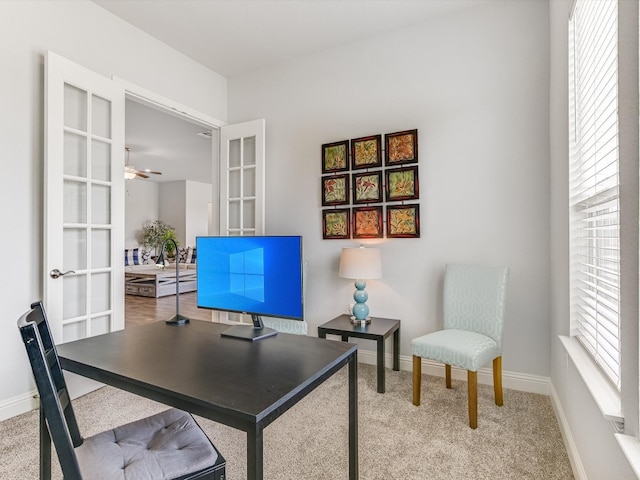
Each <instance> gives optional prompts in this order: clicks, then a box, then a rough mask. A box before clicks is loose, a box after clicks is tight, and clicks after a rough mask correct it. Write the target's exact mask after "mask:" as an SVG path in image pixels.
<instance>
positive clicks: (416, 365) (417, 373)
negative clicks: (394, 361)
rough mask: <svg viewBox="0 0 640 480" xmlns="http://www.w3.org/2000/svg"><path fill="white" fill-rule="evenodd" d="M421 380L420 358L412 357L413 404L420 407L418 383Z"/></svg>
mask: <svg viewBox="0 0 640 480" xmlns="http://www.w3.org/2000/svg"><path fill="white" fill-rule="evenodd" d="M421 380H422V358H420V357H418V356H417V355H414V356H413V404H414V405H420V381H421Z"/></svg>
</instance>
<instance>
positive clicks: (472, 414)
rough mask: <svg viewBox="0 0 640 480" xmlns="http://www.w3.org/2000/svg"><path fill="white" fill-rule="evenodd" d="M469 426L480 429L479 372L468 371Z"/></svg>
mask: <svg viewBox="0 0 640 480" xmlns="http://www.w3.org/2000/svg"><path fill="white" fill-rule="evenodd" d="M467 384H468V387H467V388H468V389H469V393H468V397H469V426H470V427H471V428H478V372H472V371H467Z"/></svg>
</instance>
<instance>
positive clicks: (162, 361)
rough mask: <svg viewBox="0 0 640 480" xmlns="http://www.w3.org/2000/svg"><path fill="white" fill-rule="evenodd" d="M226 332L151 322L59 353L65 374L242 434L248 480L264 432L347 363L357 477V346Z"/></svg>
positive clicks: (259, 474) (259, 464)
mask: <svg viewBox="0 0 640 480" xmlns="http://www.w3.org/2000/svg"><path fill="white" fill-rule="evenodd" d="M226 328H228V325H221V324H216V323H211V322H202V321H197V320H192V321H191V323H189V324H187V325H184V326H175V325H166V324H165V323H164V322H154V323H149V324H146V325H141V326H137V327H131V328H127V329H126V330H121V331H118V332H113V333H108V334H106V335H100V336H97V337H91V338H86V339H83V340H78V341H76V342H71V343H66V344H63V345H58V346H57V350H58V355H59V357H60V363H61V365H62V368H64V369H65V370H68V371H70V372H73V373H77V374H79V375H82V376H85V377H88V378H92V379H94V380H97V381H99V382H103V383H106V384H109V385H113V386H115V387H117V388H120V389H122V390H127V391H129V392H133V393H135V394H138V395H141V396H144V397H147V398H150V399H152V400H155V401H158V402H161V403H164V404H167V405H171V406H174V407H177V408H180V409H183V410H186V411H188V412H191V413H193V414H195V415H199V416H202V417H205V418H209V419H211V420H213V421H216V422H219V423H223V424H225V425H229V426H231V427H234V428H237V429H240V430H243V431H245V432H246V433H247V478H248V479H250V480H254V479H255V480H259V479H262V478H263V430H264V428H265V427H267V426H268V425H269V424H270V423H271V422H273V421H274V420H275V419H276V418H278V417H279V416H280V415H282V414H283V413H284V412H286V411H287V410H288V409H289V408H291V407H292V406H293V405H295V404H296V403H297V402H298V401H299V400H300V399H302V398H303V397H304V396H306V395H307V394H308V393H309V392H311V391H312V390H313V389H315V388H316V387H317V386H319V385H320V384H321V383H322V382H324V381H325V380H326V379H327V378H329V377H330V376H331V375H333V374H334V373H335V372H337V371H338V370H339V369H340V368H342V367H343V366H344V365H347V364H348V365H349V479H350V480H355V479H357V478H358V411H357V397H358V390H357V388H358V384H357V365H358V364H357V355H356V354H357V346H356V345H353V344H344V343H341V342H330V341H326V340H321V339H318V338H313V337H307V336H302V335H288V334H285V333H278V335H276V336H275V337H271V338H266V339H263V340H260V341H258V342H255V343H254V342H248V341H245V340H238V339H234V338H226V337H221V336H220V332H222V331H223V330H225V329H226ZM45 430H46V428H45ZM41 435H42V433H41ZM223 454H224V452H223ZM49 458H50V443H49ZM41 461H42V458H41ZM45 462H46V460H45Z"/></svg>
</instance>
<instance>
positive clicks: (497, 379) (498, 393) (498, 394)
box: [493, 356, 502, 406]
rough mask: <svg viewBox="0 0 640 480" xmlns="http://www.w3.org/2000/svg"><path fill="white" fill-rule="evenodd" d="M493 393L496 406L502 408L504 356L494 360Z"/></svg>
mask: <svg viewBox="0 0 640 480" xmlns="http://www.w3.org/2000/svg"><path fill="white" fill-rule="evenodd" d="M493 392H494V396H495V399H496V405H498V406H502V356H500V357H496V358H494V359H493Z"/></svg>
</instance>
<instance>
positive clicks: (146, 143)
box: [125, 100, 212, 182]
mask: <svg viewBox="0 0 640 480" xmlns="http://www.w3.org/2000/svg"><path fill="white" fill-rule="evenodd" d="M125 117H126V118H125V144H126V146H127V147H128V148H130V149H131V151H130V152H129V165H130V166H134V167H136V168H137V169H139V170H144V169H149V170H156V171H159V172H162V175H150V176H149V178H148V179H140V178H138V177H136V178H135V179H134V180H131V181H133V182H138V181H144V182H148V181H152V182H170V181H176V180H192V181H196V182H203V181H205V182H206V181H208V180H209V179H211V178H212V177H211V175H212V172H211V153H212V152H211V149H212V145H211V144H212V142H211V138H205V137H202V136H200V135H198V134H199V133H201V132H205V131H210V129H207V128H205V127H202V126H199V125H196V124H193V123H191V122H188V121H186V120H183V119H181V118H178V117H175V116H173V115H169V114H168V113H165V112H161V111H159V110H156V109H153V108H151V107H147V106H145V105H142V104H141V103H137V102H134V101H132V100H127V101H126V105H125Z"/></svg>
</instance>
